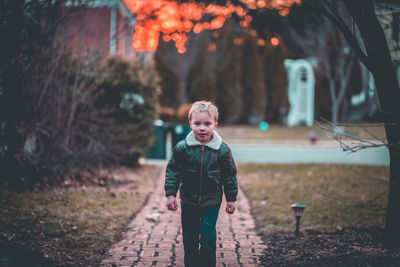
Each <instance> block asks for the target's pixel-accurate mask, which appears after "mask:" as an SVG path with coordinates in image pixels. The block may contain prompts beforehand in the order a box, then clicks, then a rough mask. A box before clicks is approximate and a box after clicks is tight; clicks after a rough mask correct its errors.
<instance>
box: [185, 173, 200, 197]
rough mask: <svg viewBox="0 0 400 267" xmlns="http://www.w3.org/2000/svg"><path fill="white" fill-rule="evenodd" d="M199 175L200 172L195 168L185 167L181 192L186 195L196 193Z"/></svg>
mask: <svg viewBox="0 0 400 267" xmlns="http://www.w3.org/2000/svg"><path fill="white" fill-rule="evenodd" d="M198 176H199V174H198V172H197V171H196V170H194V169H190V168H185V169H183V172H182V176H181V182H182V187H181V193H182V194H183V195H184V196H188V195H194V194H197V193H198V192H197V191H196V188H197V187H198V182H199V178H198Z"/></svg>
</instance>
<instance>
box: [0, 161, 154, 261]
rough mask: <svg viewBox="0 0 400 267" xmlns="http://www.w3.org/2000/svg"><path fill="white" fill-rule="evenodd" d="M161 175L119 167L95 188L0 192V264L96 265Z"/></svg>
mask: <svg viewBox="0 0 400 267" xmlns="http://www.w3.org/2000/svg"><path fill="white" fill-rule="evenodd" d="M160 171H161V168H160V167H154V166H143V167H139V168H137V169H127V168H120V169H118V170H115V171H113V172H112V173H109V174H107V175H106V176H105V177H106V178H104V179H99V180H98V184H92V185H88V184H87V185H80V186H71V185H69V186H66V187H62V188H55V189H51V190H49V191H46V192H25V193H11V192H5V191H0V217H1V220H0V248H1V249H0V266H3V265H4V266H25V265H23V264H26V262H29V266H43V265H46V266H49V265H55V266H98V265H99V263H100V261H101V259H102V256H103V255H104V253H105V252H106V251H107V249H108V248H109V247H110V246H111V245H112V244H113V243H115V242H116V241H117V240H118V239H119V238H120V235H121V233H122V231H123V230H124V229H123V227H124V226H125V225H127V223H128V222H129V220H130V219H131V218H132V217H133V216H134V215H135V214H136V212H137V211H139V210H140V208H141V207H142V205H143V204H144V203H145V200H146V197H147V196H148V194H149V193H150V192H151V190H152V189H153V188H154V182H155V180H156V179H157V178H158V177H159V175H160ZM31 250H33V251H35V253H33V254H32V255H29V254H28V251H31ZM21 255H23V257H21ZM35 261H37V263H36V262H35ZM2 264H3V265H2Z"/></svg>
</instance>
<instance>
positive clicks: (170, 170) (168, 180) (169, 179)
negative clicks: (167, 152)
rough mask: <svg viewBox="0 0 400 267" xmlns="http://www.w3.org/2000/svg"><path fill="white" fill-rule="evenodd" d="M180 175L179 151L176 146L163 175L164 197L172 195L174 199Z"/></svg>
mask: <svg viewBox="0 0 400 267" xmlns="http://www.w3.org/2000/svg"><path fill="white" fill-rule="evenodd" d="M180 175H181V164H180V161H179V149H178V145H177V146H175V148H174V150H173V151H172V155H171V158H170V160H169V161H168V165H167V170H166V173H165V184H164V190H165V196H170V195H173V196H175V197H176V193H177V192H178V189H179V184H180Z"/></svg>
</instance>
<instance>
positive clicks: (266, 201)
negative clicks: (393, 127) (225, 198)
mask: <svg viewBox="0 0 400 267" xmlns="http://www.w3.org/2000/svg"><path fill="white" fill-rule="evenodd" d="M388 177H389V168H388V167H376V166H358V165H357V166H356V165H324V164H320V165H318V164H293V165H283V164H240V165H238V179H239V182H240V184H241V186H242V188H243V189H244V190H245V192H246V194H247V196H248V197H249V199H250V201H251V205H252V208H253V214H254V217H255V219H256V221H257V225H258V229H259V231H260V233H261V234H268V235H271V234H279V233H281V232H285V231H294V229H295V218H294V214H293V211H292V209H291V208H290V205H291V204H293V203H302V204H305V205H307V208H306V210H305V211H304V214H303V217H302V218H301V229H300V230H301V231H305V230H307V229H313V230H318V231H328V232H331V231H337V230H338V229H339V230H340V229H342V228H347V227H357V228H364V227H371V226H379V227H383V226H384V224H385V214H386V207H387V197H388V192H387V190H388Z"/></svg>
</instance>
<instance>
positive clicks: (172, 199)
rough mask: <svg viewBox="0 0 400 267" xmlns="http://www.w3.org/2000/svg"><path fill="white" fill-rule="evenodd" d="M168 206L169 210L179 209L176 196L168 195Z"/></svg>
mask: <svg viewBox="0 0 400 267" xmlns="http://www.w3.org/2000/svg"><path fill="white" fill-rule="evenodd" d="M167 208H168V210H172V211H175V210H177V209H178V202H176V198H175V197H174V196H168V200H167Z"/></svg>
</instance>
